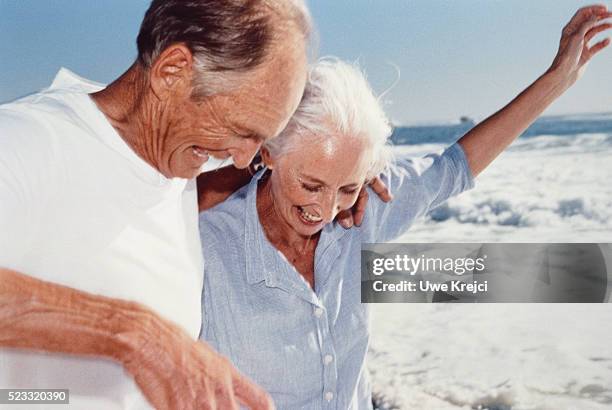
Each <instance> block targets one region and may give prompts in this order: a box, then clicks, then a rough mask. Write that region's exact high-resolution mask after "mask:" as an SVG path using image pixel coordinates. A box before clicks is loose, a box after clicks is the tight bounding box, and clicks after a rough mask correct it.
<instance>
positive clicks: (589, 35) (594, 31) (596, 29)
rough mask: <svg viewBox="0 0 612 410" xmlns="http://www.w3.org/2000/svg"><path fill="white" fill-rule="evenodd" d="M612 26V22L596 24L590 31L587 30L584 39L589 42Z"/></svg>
mask: <svg viewBox="0 0 612 410" xmlns="http://www.w3.org/2000/svg"><path fill="white" fill-rule="evenodd" d="M610 28H612V23H603V24H600V25H598V26H595V27H593V28H591V29H590V30H589V31H587V33H586V34H585V36H584V41H585V42H587V43H588V42H589V41H591V40H592V39H593V37H595V36H596V35H597V34H599V33H601V32H602V31H605V30H608V29H610Z"/></svg>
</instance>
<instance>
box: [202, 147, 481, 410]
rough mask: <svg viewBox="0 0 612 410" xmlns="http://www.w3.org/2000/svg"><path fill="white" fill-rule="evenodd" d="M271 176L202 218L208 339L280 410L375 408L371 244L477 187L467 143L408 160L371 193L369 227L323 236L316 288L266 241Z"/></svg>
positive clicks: (336, 229)
mask: <svg viewBox="0 0 612 410" xmlns="http://www.w3.org/2000/svg"><path fill="white" fill-rule="evenodd" d="M263 172H264V171H260V172H259V173H258V174H257V175H255V177H254V178H253V179H252V181H251V182H250V183H249V184H248V185H247V186H245V187H243V188H242V189H240V190H239V191H237V192H236V193H234V194H233V195H232V196H231V197H230V198H228V199H227V200H226V201H225V202H223V203H221V204H219V205H217V206H216V207H214V208H212V209H210V210H208V211H206V212H203V213H202V214H201V216H200V233H201V235H202V244H203V253H204V258H205V261H206V267H205V274H204V290H203V301H202V308H203V313H204V314H203V325H202V333H201V336H200V338H201V339H203V340H206V341H207V342H209V343H210V344H211V345H212V346H213V347H214V348H215V349H217V350H218V351H219V352H221V353H222V354H224V355H226V356H228V357H229V358H230V359H231V360H232V361H233V362H234V364H235V365H236V366H237V367H238V369H239V370H240V371H242V372H243V373H244V374H246V375H247V376H249V377H250V378H251V379H253V380H254V381H255V382H256V383H258V384H259V385H260V386H262V387H263V388H264V389H266V390H267V391H268V392H269V393H270V394H271V396H272V398H273V399H274V402H275V404H276V406H277V408H278V409H279V410H285V409H290V410H294V409H304V410H316V409H336V410H346V409H371V408H372V401H371V388H370V384H369V380H368V374H367V369H366V366H365V364H366V353H367V350H368V342H369V330H368V320H369V312H368V305H367V304H362V303H361V299H360V298H361V259H360V258H361V254H360V251H361V243H366V242H385V241H389V240H392V239H394V238H396V237H397V236H399V235H401V234H402V233H404V232H405V231H406V230H407V229H408V228H409V227H410V226H411V225H412V223H413V222H414V220H415V219H416V218H418V217H419V216H421V215H423V214H425V213H426V212H427V211H428V210H430V209H432V208H434V207H435V206H437V205H439V204H441V203H442V202H444V201H445V200H446V199H448V198H449V197H451V196H453V195H456V194H459V193H460V192H462V191H464V190H466V189H468V188H471V187H472V186H473V180H472V176H471V173H470V171H469V168H468V165H467V162H466V158H465V154H464V152H463V150H462V149H461V147H460V146H459V145H458V144H455V145H453V146H451V147H450V148H448V149H447V150H446V151H445V152H444V153H443V154H441V155H437V154H436V155H430V156H427V157H425V158H423V159H419V160H411V159H408V158H401V159H399V160H397V161H396V162H395V164H394V165H393V166H392V167H391V169H390V170H389V172H387V173H386V174H385V175H384V177H383V180H384V182H385V183H386V184H387V186H389V187H390V189H391V191H392V192H393V194H394V199H393V201H391V202H390V203H384V202H382V201H381V200H380V199H379V198H378V197H377V196H376V195H375V194H371V195H370V199H369V202H368V205H367V210H366V215H365V217H364V221H363V224H362V226H361V227H354V228H352V229H344V228H342V227H341V226H340V225H338V224H335V223H333V224H328V225H327V226H325V227H324V228H323V231H322V232H321V236H320V239H319V242H318V244H317V248H316V251H315V264H314V266H315V269H314V278H315V279H314V283H315V289H314V290H312V289H311V288H310V287H309V285H308V283H307V282H306V281H305V280H304V279H303V278H302V276H301V275H300V274H299V273H298V272H297V271H296V270H295V269H294V267H293V266H292V265H291V264H290V263H289V262H288V261H287V260H286V259H285V257H284V256H283V255H282V254H281V253H280V252H279V251H278V250H277V249H276V248H274V246H273V245H272V244H270V242H268V240H267V239H266V236H265V233H264V230H263V228H262V226H261V224H260V222H259V217H258V214H257V207H256V197H257V184H258V181H259V179H260V178H261V176H262V175H263Z"/></svg>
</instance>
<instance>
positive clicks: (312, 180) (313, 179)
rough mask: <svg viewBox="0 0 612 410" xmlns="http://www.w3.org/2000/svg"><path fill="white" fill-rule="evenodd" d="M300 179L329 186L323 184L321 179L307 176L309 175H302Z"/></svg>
mask: <svg viewBox="0 0 612 410" xmlns="http://www.w3.org/2000/svg"><path fill="white" fill-rule="evenodd" d="M300 177H302V178H303V179H308V180H310V182H316V183H317V184H320V185H324V186H327V184H326V183H325V182H323V181H321V180H320V179H318V178H315V177H313V176H310V175H307V174H301V175H300Z"/></svg>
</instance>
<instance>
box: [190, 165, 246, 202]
mask: <svg viewBox="0 0 612 410" xmlns="http://www.w3.org/2000/svg"><path fill="white" fill-rule="evenodd" d="M252 167H253V165H252V164H251V165H249V167H248V168H245V169H238V168H236V167H234V166H233V165H229V166H227V167H223V168H219V169H217V170H214V171H208V172H204V173H202V174H200V175H199V176H198V178H197V184H198V207H199V209H200V212H202V211H205V210H207V209H210V208H212V207H213V206H215V205H217V204H220V203H221V202H223V201H225V200H226V199H227V198H228V197H229V196H230V195H231V194H233V193H234V192H236V191H237V190H238V189H240V188H241V187H243V186H245V185H246V184H248V183H249V181H250V180H251V177H252V175H253V169H252Z"/></svg>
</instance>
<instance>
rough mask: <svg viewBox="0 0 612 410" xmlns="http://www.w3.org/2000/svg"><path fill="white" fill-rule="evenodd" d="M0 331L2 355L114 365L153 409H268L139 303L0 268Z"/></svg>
mask: <svg viewBox="0 0 612 410" xmlns="http://www.w3.org/2000/svg"><path fill="white" fill-rule="evenodd" d="M0 329H2V331H1V332H0V348H18V349H30V350H37V351H46V352H57V353H68V354H76V355H91V356H100V357H106V358H110V359H112V360H115V361H117V362H119V363H120V364H122V365H123V366H124V367H125V369H126V370H127V371H128V372H129V373H130V374H131V375H132V376H133V377H134V380H135V381H136V383H137V384H138V386H139V387H140V389H141V390H142V392H143V394H144V395H145V396H146V397H147V399H148V400H149V401H150V402H151V404H152V405H153V406H155V408H157V409H198V408H204V407H205V408H211V409H238V403H242V404H245V405H247V406H249V408H252V409H270V408H272V407H273V406H272V404H271V403H272V402H271V399H270V398H269V396H268V395H267V394H266V393H265V392H264V391H263V390H261V389H260V388H258V387H257V386H255V385H254V384H252V383H251V382H250V381H249V380H248V379H246V378H245V377H244V376H242V375H241V374H240V373H239V372H238V371H237V370H235V369H234V368H233V367H232V365H231V363H230V362H229V361H228V360H227V359H225V358H224V357H222V356H220V355H219V354H218V353H216V352H215V351H213V350H212V349H211V348H210V347H209V346H208V345H206V344H204V343H201V342H198V341H194V340H193V339H191V338H190V337H189V336H188V335H187V334H186V333H185V332H183V331H182V330H181V329H180V328H178V327H177V326H175V325H174V324H172V323H170V322H168V321H166V320H163V319H162V318H160V317H159V316H158V315H156V314H155V313H154V312H152V311H151V310H149V309H147V308H145V307H143V306H140V305H138V304H137V303H132V302H127V301H122V300H118V299H111V298H107V297H103V296H96V295H91V294H88V293H86V292H81V291H78V290H75V289H71V288H68V287H65V286H61V285H56V284H52V283H48V282H44V281H41V280H37V279H34V278H32V277H29V276H26V275H22V274H20V273H18V272H14V271H12V270H8V269H3V268H0ZM211 403H213V404H212V405H211Z"/></svg>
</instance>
